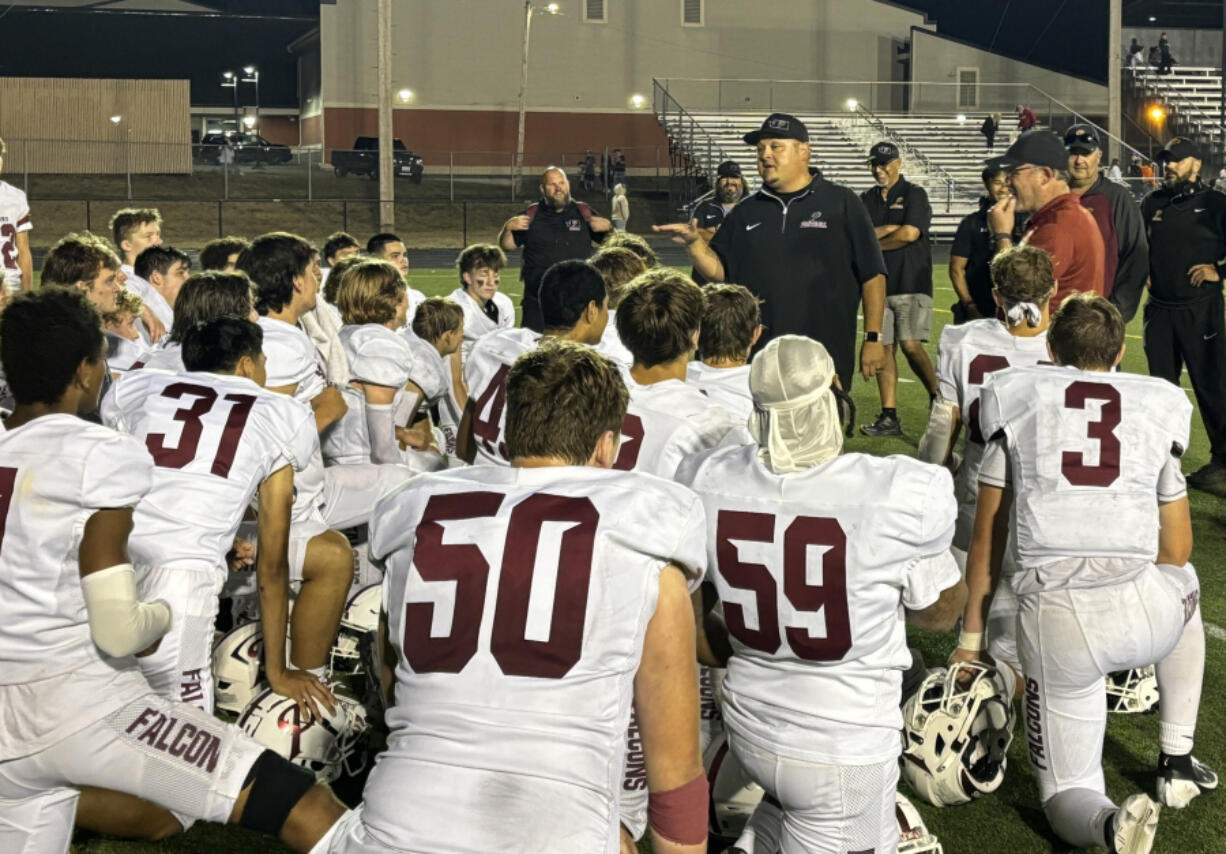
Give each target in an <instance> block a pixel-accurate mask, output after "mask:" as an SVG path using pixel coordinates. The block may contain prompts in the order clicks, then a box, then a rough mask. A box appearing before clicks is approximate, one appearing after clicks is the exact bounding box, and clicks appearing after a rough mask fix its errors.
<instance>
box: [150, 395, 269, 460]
mask: <svg viewBox="0 0 1226 854" xmlns="http://www.w3.org/2000/svg"><path fill="white" fill-rule="evenodd" d="M185 395H190V396H193V397H195V398H196V399H195V401H193V402H192V403H191V404H190V405H188V406H185V407H182V408H180V409H178V410H176V411H175V414H174V420H175V421H179V422H182V424H183V428H182V430H181V431H180V432H179V443H178V444H177V445H174V446H171V447H168V446H167V445H166V434H165V433H150V434H149V435H148V436H146V437H145V447H147V448H148V449H149V453H150V454H152V455H153V462H154V464H156V465H158V466H161V467H162V468H170V469H181V468H183V467H184V466H185V465H187V464H188V463H190V462H192V461H193V460H194V459H196V452H197V450H199V446H200V436H201V434H202V433H203V432H204V423H203V422H202V421H201V420H200V419H201V418H202V417H203V416H204V415H206V414H207V413H208V412H210V411H211V410H212V409H213V406H214V405H215V404H216V403H217V392H215V391H214V390H213V389H211V388H209V387H208V386H203V385H196V384H194V383H173V384H171V385H168V386H166V388H164V389H163V390H162V395H161V396H162V397H166V398H170V399H171V400H181V399H183V397H184V396H185ZM223 399H224V400H226V401H228V402H230V403H232V404H234V405H233V406H232V407H231V408H230V414H229V416H228V417H227V418H226V426H225V427H224V428H223V429H222V431H221V439H220V441H219V442H218V444H217V452H216V454H214V456H213V464H212V467H211V468H210V471H211V472H212V473H213V474H215V475H217V476H218V477H229V475H230V466H231V465H233V463H234V454H235V452H236V451H237V450H238V442H239V439H241V438H242V436H243V429H244V428H245V427H246V426H247V417H248V416H249V415H250V414H251V408H252V407H253V406H255V400H256V399H255V395H251V394H227V395H226V396H225V398H223Z"/></svg>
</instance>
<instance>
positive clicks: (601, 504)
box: [363, 466, 706, 854]
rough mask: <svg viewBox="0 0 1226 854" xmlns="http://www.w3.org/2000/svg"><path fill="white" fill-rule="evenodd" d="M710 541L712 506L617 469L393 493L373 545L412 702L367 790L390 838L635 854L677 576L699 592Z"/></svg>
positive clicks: (401, 706)
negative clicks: (649, 632)
mask: <svg viewBox="0 0 1226 854" xmlns="http://www.w3.org/2000/svg"><path fill="white" fill-rule="evenodd" d="M705 540H706V530H705V524H704V520H703V511H702V506H701V504H700V503H699V501H698V500H697V498H696V497H695V496H694V495H693V493H691V492H690V491H688V490H686V489H683V488H681V487H679V486H677V485H676V484H672V483H668V482H665V481H661V480H659V479H658V478H652V477H648V476H645V475H641V474H636V473H629V472H617V471H610V470H606V469H597V468H588V467H578V466H564V467H546V468H534V469H518V468H510V467H489V466H481V467H472V468H466V469H458V470H453V471H451V472H445V473H439V474H428V475H422V476H420V477H418V478H417V479H415V480H414V481H411V482H410V483H408V484H407V485H406V486H405V487H402V488H401V489H399V490H397V491H394V492H392V493H390V494H389V495H387V496H385V497H384V498H382V499H381V500H380V501H379V504H378V505H377V507H376V508H375V513H374V515H373V517H372V520H371V525H370V550H371V556H372V557H373V558H375V559H376V560H383V561H384V565H385V567H386V571H385V575H384V579H383V609H384V612H385V613H386V614H387V619H388V638H389V639H390V641H391V643H392V646H393V648H394V649H395V652H396V666H395V670H396V689H395V690H396V696H395V703H394V705H393V706H392V708H390V709H389V710H388V712H387V723H388V727H389V729H390V731H391V732H390V735H389V737H388V747H387V750H386V752H385V753H383V755H382V756H381V757H380V760H379V763H378V765H377V766H376V767H375V770H374V771H373V772H372V773H371V776H370V779H369V781H368V782H367V784H366V790H365V792H364V795H363V800H364V805H363V813H364V819H363V820H364V822H365V823H366V824H367V826H368V827H369V828H370V829H371V833H372V835H374V836H377V837H379V838H384V839H395V840H396V845H397V846H398V847H402V848H404V849H405V850H406V851H408V850H412V851H451V852H473V854H476V852H482V854H484V852H490V851H505V850H515V851H532V852H542V854H550V852H556V853H557V854H574V852H585V854H586V852H594V853H595V852H607V854H615V852H616V851H617V850H618V812H617V807H618V788H619V782H620V777H621V770H622V759H623V753H624V750H625V736H626V725H627V723H628V721H629V719H630V710H631V701H632V691H633V683H634V676H635V673H636V671H637V669H638V666H639V660H640V658H641V655H642V649H643V638H644V634H645V632H646V629H647V623H648V622H649V621H650V619H651V617H652V615H653V614H654V612H655V607H656V597H657V594H658V585H659V575H660V572H661V570H662V569H663V568H664V567H665V566H666V565H667V564H669V563H675V564H678V565H680V566H682V567H684V568H686V570H687V571H688V573H689V577H690V581H691V584H692V585H693V586H696V585H697V583H698V581H699V580H700V579H701V576H702V574H703V572H704V568H705V566H704V565H705V562H706V541H705ZM695 713H697V710H695Z"/></svg>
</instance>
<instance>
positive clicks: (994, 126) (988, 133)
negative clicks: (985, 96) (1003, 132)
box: [979, 113, 1000, 151]
mask: <svg viewBox="0 0 1226 854" xmlns="http://www.w3.org/2000/svg"><path fill="white" fill-rule="evenodd" d="M998 130H1000V113H989V114H988V115H987V116H985V117H984V119H983V124H981V125H980V126H979V132H980V133H981V134H983V136H984V138H985V139H986V140H987V149H988V151H992V150H993V149H995V148H996V132H997V131H998Z"/></svg>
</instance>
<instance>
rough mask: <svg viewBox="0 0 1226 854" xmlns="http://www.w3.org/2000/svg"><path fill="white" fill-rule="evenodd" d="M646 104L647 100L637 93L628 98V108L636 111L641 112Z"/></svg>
mask: <svg viewBox="0 0 1226 854" xmlns="http://www.w3.org/2000/svg"><path fill="white" fill-rule="evenodd" d="M646 104H647V98H645V97H644V96H642V95H640V94H638V93H637V92H636V93H635V94H633V95H631V96H630V106H631V107H634V109H636V110H641V109H643V107H644V106H645V105H646Z"/></svg>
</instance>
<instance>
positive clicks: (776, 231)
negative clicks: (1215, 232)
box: [711, 173, 1226, 388]
mask: <svg viewBox="0 0 1226 854" xmlns="http://www.w3.org/2000/svg"><path fill="white" fill-rule="evenodd" d="M1223 198H1226V197H1223ZM711 248H712V249H713V250H714V251H715V253H716V254H717V255H719V257H720V260H721V261H722V262H723V265H724V281H726V282H734V283H736V284H738V285H744V286H745V287H747V288H748V289H749V290H750V291H751V292H753V293H754V294H755V295H757V296H758V297H759V298H760V299H762V300H763V305H762V325H763V327H764V328H763V331H762V338H761V339H760V340H759V342H758V346H759V347H761V346H763V345H765V344H766V342H767V341H769V340H770V339H771V338H773V337H774V336H776V335H784V334H788V333H793V334H796V335H807V336H809V337H810V338H814V339H816V340H818V341H821V342H822V343H823V344H825V345H826V349H827V350H828V351H830V355H831V357H832V358H833V359H834V363H835V368H836V370H837V371H838V373H839V379H840V380H841V381H842V382H843V387H844V388H848V387H849V386H850V385H851V375H852V368H853V365H854V362H855V343H856V327H857V323H856V313H857V309H858V308H859V305H860V292H861V286H862V285H863V283H864V282H867V281H868V280H869V279H871V278H873V277H874V276H880V275H884V274H885V261H884V260H883V259H882V257H881V248H880V245H879V244H878V242H877V235H876V233H875V232H874V231H873V224H872V222H871V221H870V220H869V218H868V213H867V211H865V210H864V205H863V204H861V203H860V200H859V199H858V198H857V197H856V194H855V193H853V192H852V191H851V190H849V189H847V188H846V187H842V186H839V185H838V184H832V183H831V182H829V181H827V180H826V179H824V178H823V177H822V176H821V173H817V174H815V175H814V177H813V180H812V181H811V182H810V183H809V185H808V186H807V187H805V188H804V189H803V190H800V191H799V192H797V193H791V194H788V195H786V196H779V195H775V194H774V193H772V192H770V191H769V190H767V189H765V188H763V189H761V190H758V191H757V192H756V193H753V194H752V195H750V196H747V197H746V198H745V199H743V200H742V201H741V202H740V203H739V204H737V206H736V207H735V208H733V209H732V210H731V211H729V212H728V215H727V216H726V217H725V218H724V223H723V225H721V226H720V229H719V231H717V232H715V237H714V238H712V240H711Z"/></svg>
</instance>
